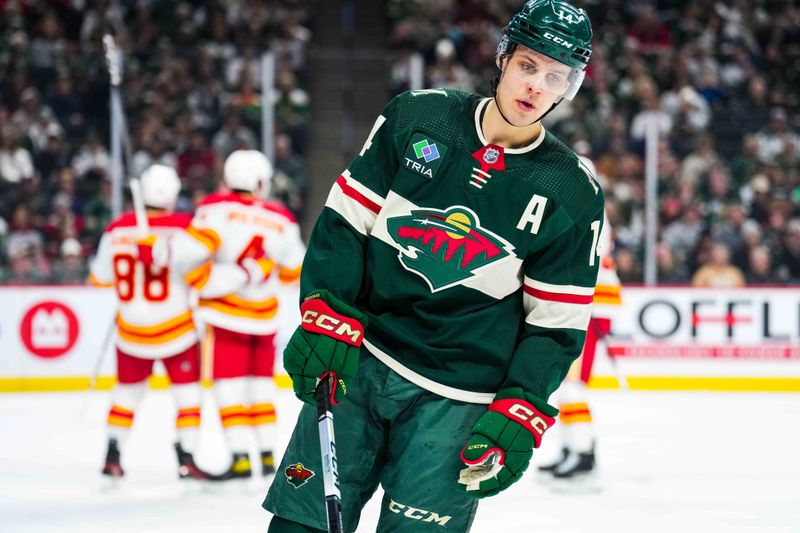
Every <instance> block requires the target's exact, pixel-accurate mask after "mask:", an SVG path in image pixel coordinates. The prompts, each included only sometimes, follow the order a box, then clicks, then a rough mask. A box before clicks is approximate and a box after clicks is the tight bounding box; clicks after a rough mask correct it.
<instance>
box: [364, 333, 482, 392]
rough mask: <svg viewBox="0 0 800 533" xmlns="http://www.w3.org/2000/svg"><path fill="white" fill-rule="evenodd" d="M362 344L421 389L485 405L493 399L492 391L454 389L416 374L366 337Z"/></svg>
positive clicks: (379, 359)
mask: <svg viewBox="0 0 800 533" xmlns="http://www.w3.org/2000/svg"><path fill="white" fill-rule="evenodd" d="M364 346H366V347H367V350H369V353H371V354H372V355H374V356H375V358H376V359H378V361H380V362H382V363H383V364H385V365H386V366H388V367H389V368H391V369H392V370H394V371H395V372H397V373H398V374H399V375H400V376H402V377H404V378H406V379H407V380H408V381H410V382H411V383H413V384H414V385H419V386H420V387H422V388H423V389H425V390H427V391H431V392H432V393H434V394H438V395H439V396H442V397H444V398H449V399H451V400H456V401H459V402H467V403H480V404H486V405H489V404H490V403H492V401H493V400H494V396H495V394H494V393H493V392H473V391H468V390H462V389H456V388H454V387H450V386H448V385H442V384H441V383H437V382H435V381H433V380H432V379H428V378H426V377H425V376H422V375H420V374H417V373H416V372H414V371H413V370H411V369H410V368H408V367H405V366H403V365H402V364H401V363H400V362H399V361H397V360H396V359H393V358H392V357H391V356H389V355H388V354H386V353H385V352H383V351H381V350H380V349H379V348H378V347H377V346H375V345H374V344H372V343H371V342H369V341H368V340H367V339H364Z"/></svg>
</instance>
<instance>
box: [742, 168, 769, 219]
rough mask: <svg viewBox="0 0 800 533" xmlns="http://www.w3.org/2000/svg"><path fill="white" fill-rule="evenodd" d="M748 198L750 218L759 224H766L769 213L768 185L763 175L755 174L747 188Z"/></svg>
mask: <svg viewBox="0 0 800 533" xmlns="http://www.w3.org/2000/svg"><path fill="white" fill-rule="evenodd" d="M748 189H749V194H747V196H749V197H750V218H752V219H754V220H755V221H756V222H758V223H760V224H764V223H766V222H767V219H768V218H769V213H770V195H769V192H770V183H769V178H768V177H767V176H766V175H765V174H756V175H755V176H753V177H752V178H751V179H750V184H749V186H748Z"/></svg>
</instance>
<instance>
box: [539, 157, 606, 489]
mask: <svg viewBox="0 0 800 533" xmlns="http://www.w3.org/2000/svg"><path fill="white" fill-rule="evenodd" d="M579 157H580V159H581V160H582V161H583V163H584V164H585V165H586V166H587V167H588V168H589V169H591V170H592V173H593V174H594V175H595V176H596V175H597V172H596V170H595V166H594V164H593V163H592V161H591V160H590V159H588V158H586V157H583V156H579ZM601 183H602V182H601ZM603 216H604V222H603V229H602V230H601V232H600V236H599V238H598V243H597V252H598V255H599V256H600V269H599V270H598V272H597V285H596V287H595V291H594V296H593V299H592V316H591V318H590V319H589V327H588V328H587V330H586V342H585V343H584V345H583V351H582V352H581V356H580V357H579V358H578V359H576V360H575V362H573V364H572V366H571V367H570V371H569V373H568V374H567V377H566V379H565V380H564V381H563V382H562V383H561V386H560V387H559V388H558V390H557V391H556V392H555V394H554V395H553V396H554V397H555V399H557V401H558V408H559V415H558V416H559V420H560V421H561V428H560V433H557V434H560V435H561V441H562V442H561V443H562V449H561V455H560V457H559V458H558V460H556V461H554V462H552V463H550V464H547V465H543V466H540V467H539V470H540V471H541V472H546V473H549V474H552V475H553V477H555V478H558V479H572V478H576V477H580V476H583V475H585V474H588V473H590V472H592V471H593V470H594V469H595V434H594V430H593V428H592V412H591V410H590V408H589V403H588V401H587V398H586V396H587V394H586V392H587V384H588V382H589V378H590V377H591V373H592V367H593V365H594V359H595V353H596V351H597V343H598V341H600V340H602V339H604V338H605V337H606V336H607V335H608V334H609V333H610V332H611V321H612V319H613V318H614V315H615V313H616V310H617V309H619V307H620V305H622V298H621V283H620V281H619V276H617V270H616V266H615V265H614V258H613V257H612V252H613V251H614V241H613V238H612V230H613V228H612V226H611V224H610V223H609V221H608V215H606V214H604V215H603Z"/></svg>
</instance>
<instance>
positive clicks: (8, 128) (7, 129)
mask: <svg viewBox="0 0 800 533" xmlns="http://www.w3.org/2000/svg"><path fill="white" fill-rule="evenodd" d="M33 176H34V168H33V158H32V157H31V153H30V152H29V151H28V150H27V149H25V148H24V147H23V146H22V145H21V144H20V137H19V133H18V131H17V128H16V127H15V126H14V125H13V124H2V125H0V185H2V182H4V181H5V182H9V183H19V182H20V181H21V180H23V179H25V178H33Z"/></svg>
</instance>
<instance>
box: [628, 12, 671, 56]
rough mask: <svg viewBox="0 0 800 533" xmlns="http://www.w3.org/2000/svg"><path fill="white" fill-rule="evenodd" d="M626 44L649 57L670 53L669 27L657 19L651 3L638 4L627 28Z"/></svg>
mask: <svg viewBox="0 0 800 533" xmlns="http://www.w3.org/2000/svg"><path fill="white" fill-rule="evenodd" d="M627 44H628V46H630V47H632V48H633V49H634V50H635V51H636V52H638V53H640V54H642V55H644V56H647V57H651V58H652V57H655V56H658V55H661V54H668V53H670V51H671V45H672V37H671V36H670V33H669V29H668V28H667V26H666V24H664V23H663V22H661V21H660V20H659V18H658V13H657V12H656V10H655V8H654V7H653V6H652V5H650V4H639V6H638V9H637V13H636V19H635V20H634V22H633V25H632V26H631V27H630V29H629V30H628V39H627Z"/></svg>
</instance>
